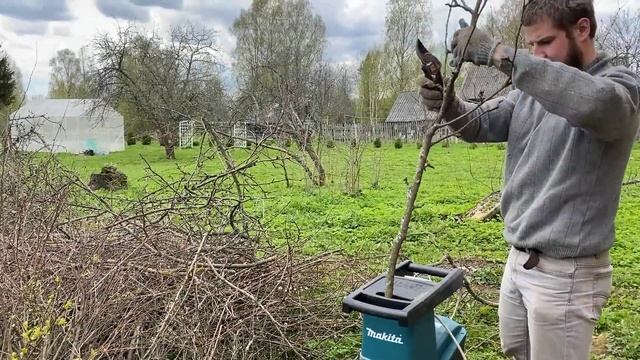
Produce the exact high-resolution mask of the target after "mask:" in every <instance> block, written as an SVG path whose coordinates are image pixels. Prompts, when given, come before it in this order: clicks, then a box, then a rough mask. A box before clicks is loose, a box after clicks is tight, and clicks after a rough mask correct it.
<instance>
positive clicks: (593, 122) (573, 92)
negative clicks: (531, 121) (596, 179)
mask: <svg viewBox="0 0 640 360" xmlns="http://www.w3.org/2000/svg"><path fill="white" fill-rule="evenodd" d="M512 76H513V83H514V85H515V87H516V88H517V89H520V90H521V91H522V92H524V93H526V94H528V95H530V96H531V97H533V98H534V99H535V100H536V101H538V102H539V103H540V104H541V105H542V106H543V107H544V109H545V110H547V111H548V112H550V113H552V114H555V115H558V116H560V117H562V118H564V119H566V120H567V121H568V122H569V123H570V124H571V125H572V126H575V127H580V128H584V129H585V130H587V131H590V132H591V133H593V134H594V135H595V136H597V137H598V138H600V139H602V140H604V141H614V140H616V139H619V138H622V137H624V136H628V134H629V133H630V132H632V131H633V129H635V127H636V124H635V122H636V121H637V119H636V116H637V113H638V108H639V106H640V85H639V84H640V80H639V78H638V76H637V75H636V74H634V73H633V72H632V71H630V70H629V69H626V68H624V67H611V68H610V69H607V71H606V72H605V73H604V74H603V75H597V76H595V75H591V74H589V73H588V72H585V71H582V70H579V69H576V68H574V67H571V66H568V65H565V64H563V63H560V62H552V61H549V60H547V59H542V58H538V57H534V56H532V55H529V54H518V55H517V56H516V58H515V60H514V61H513V73H512Z"/></svg>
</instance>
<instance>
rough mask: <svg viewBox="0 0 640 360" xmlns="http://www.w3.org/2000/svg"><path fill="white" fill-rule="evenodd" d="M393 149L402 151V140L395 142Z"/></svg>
mask: <svg viewBox="0 0 640 360" xmlns="http://www.w3.org/2000/svg"><path fill="white" fill-rule="evenodd" d="M393 147H394V148H396V149H402V139H396V140H395V141H394V142H393Z"/></svg>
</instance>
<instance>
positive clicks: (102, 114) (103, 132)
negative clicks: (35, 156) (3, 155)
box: [11, 99, 124, 154]
mask: <svg viewBox="0 0 640 360" xmlns="http://www.w3.org/2000/svg"><path fill="white" fill-rule="evenodd" d="M94 101H95V100H91V99H45V100H32V101H29V102H27V103H25V104H24V105H23V106H22V107H21V108H20V109H18V111H16V112H14V113H13V114H12V115H11V119H12V120H11V137H12V138H13V139H14V140H16V141H17V143H18V146H19V147H20V148H22V149H23V150H26V151H53V152H69V153H76V154H78V153H82V152H84V151H86V150H93V151H94V152H95V153H96V154H108V153H110V152H113V151H122V150H124V120H123V118H122V115H120V114H119V113H118V112H117V111H115V110H114V109H113V108H111V107H108V106H100V107H97V109H96V110H94V111H91V109H92V108H93V104H94Z"/></svg>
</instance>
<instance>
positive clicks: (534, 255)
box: [514, 246, 540, 270]
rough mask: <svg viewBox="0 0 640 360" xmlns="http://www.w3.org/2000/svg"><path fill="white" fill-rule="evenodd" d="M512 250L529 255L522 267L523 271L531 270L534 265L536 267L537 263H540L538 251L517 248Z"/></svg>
mask: <svg viewBox="0 0 640 360" xmlns="http://www.w3.org/2000/svg"><path fill="white" fill-rule="evenodd" d="M514 248H515V249H516V250H518V251H522V252H526V253H527V254H529V258H528V259H527V261H525V263H524V264H523V265H522V267H523V268H524V269H525V270H531V269H533V268H534V267H536V265H538V262H540V255H539V253H540V251H538V250H536V249H528V248H521V247H517V246H514Z"/></svg>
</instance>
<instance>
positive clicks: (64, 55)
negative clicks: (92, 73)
mask: <svg viewBox="0 0 640 360" xmlns="http://www.w3.org/2000/svg"><path fill="white" fill-rule="evenodd" d="M49 66H50V67H51V79H50V82H49V83H50V84H49V97H50V98H52V99H86V98H89V97H91V92H90V77H89V69H90V65H89V61H88V57H87V54H86V49H82V50H81V57H78V56H76V53H75V52H73V51H72V50H70V49H63V50H59V51H58V52H57V54H56V56H55V57H53V58H51V60H49Z"/></svg>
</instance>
